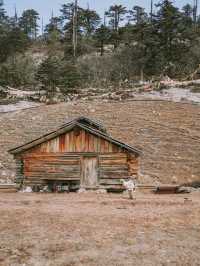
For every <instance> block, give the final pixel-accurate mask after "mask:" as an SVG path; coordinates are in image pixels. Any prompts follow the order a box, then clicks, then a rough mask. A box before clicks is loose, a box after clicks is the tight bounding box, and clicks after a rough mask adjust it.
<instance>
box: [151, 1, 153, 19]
mask: <svg viewBox="0 0 200 266" xmlns="http://www.w3.org/2000/svg"><path fill="white" fill-rule="evenodd" d="M152 21H153V0H151V22H152Z"/></svg>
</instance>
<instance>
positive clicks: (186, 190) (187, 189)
mask: <svg viewBox="0 0 200 266" xmlns="http://www.w3.org/2000/svg"><path fill="white" fill-rule="evenodd" d="M195 190H196V189H195V188H192V187H180V188H178V193H191V192H194V191H195Z"/></svg>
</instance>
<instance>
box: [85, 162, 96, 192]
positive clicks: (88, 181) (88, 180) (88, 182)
mask: <svg viewBox="0 0 200 266" xmlns="http://www.w3.org/2000/svg"><path fill="white" fill-rule="evenodd" d="M97 186H98V158H97V157H83V158H82V160H81V187H82V188H96V187H97Z"/></svg>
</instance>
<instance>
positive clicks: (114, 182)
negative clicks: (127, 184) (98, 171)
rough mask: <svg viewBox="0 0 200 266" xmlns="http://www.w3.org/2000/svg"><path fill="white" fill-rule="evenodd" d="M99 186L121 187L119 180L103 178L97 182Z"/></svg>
mask: <svg viewBox="0 0 200 266" xmlns="http://www.w3.org/2000/svg"><path fill="white" fill-rule="evenodd" d="M99 184H100V185H121V186H122V183H121V181H120V179H103V178H101V179H100V180H99Z"/></svg>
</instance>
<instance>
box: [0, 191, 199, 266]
mask: <svg viewBox="0 0 200 266" xmlns="http://www.w3.org/2000/svg"><path fill="white" fill-rule="evenodd" d="M0 217H1V219H0V265H1V266H18V265H20V266H22V265H26V266H44V265H45V266H54V265H56V266H68V265H69V266H71V265H77V266H79V265H87V266H104V265H109V266H126V265H130V266H132V265H145V266H146V265H180V266H183V265H188V266H189V265H200V264H199V261H200V245H199V243H200V199H199V194H198V193H195V194H193V195H190V196H189V200H187V201H185V200H184V196H176V195H174V196H155V195H150V194H149V195H148V194H146V195H144V194H139V195H137V201H136V205H134V204H133V202H131V201H129V200H127V198H126V196H125V195H113V194H110V195H100V194H92V193H91V194H86V195H78V194H69V195H53V194H51V195H41V194H28V195H27V194H19V193H18V194H0Z"/></svg>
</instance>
